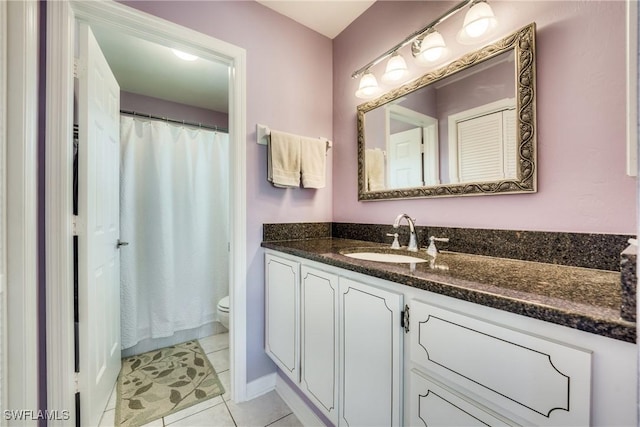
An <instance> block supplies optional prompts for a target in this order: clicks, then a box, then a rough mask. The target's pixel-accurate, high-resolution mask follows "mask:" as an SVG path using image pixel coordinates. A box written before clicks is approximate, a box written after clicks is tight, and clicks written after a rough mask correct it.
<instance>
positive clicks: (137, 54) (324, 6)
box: [92, 0, 375, 113]
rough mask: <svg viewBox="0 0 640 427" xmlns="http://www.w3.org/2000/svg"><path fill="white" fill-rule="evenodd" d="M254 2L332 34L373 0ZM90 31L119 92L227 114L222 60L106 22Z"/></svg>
mask: <svg viewBox="0 0 640 427" xmlns="http://www.w3.org/2000/svg"><path fill="white" fill-rule="evenodd" d="M258 2H259V3H260V4H262V5H264V6H266V7H268V8H270V9H272V10H275V11H276V12H278V13H280V14H282V15H285V16H287V17H289V18H291V19H293V20H295V21H297V22H299V23H300V24H302V25H304V26H306V27H308V28H311V29H312V30H314V31H316V32H318V33H320V34H323V35H325V36H326V37H328V38H331V39H333V38H334V37H335V36H337V35H338V34H339V33H340V32H342V30H343V29H344V28H346V27H347V26H348V25H349V24H350V23H351V22H353V20H355V19H356V18H357V17H358V16H360V15H361V14H362V13H363V12H364V11H365V10H366V9H368V8H369V6H371V5H372V4H373V3H374V2H375V0H320V1H319V0H289V1H282V0H259V1H258ZM92 30H93V33H94V35H95V37H96V40H97V41H98V44H99V45H100V48H101V49H102V52H103V53H104V56H105V57H106V59H107V62H108V63H109V66H110V67H111V70H112V71H113V74H114V75H115V77H116V80H117V81H118V84H119V85H120V89H122V90H123V91H126V92H132V93H137V94H140V95H146V96H150V97H154V98H160V99H164V100H167V101H173V102H178V103H181V104H186V105H191V106H195V107H200V108H205V109H209V110H214V111H219V112H223V113H228V110H229V108H228V107H229V106H228V99H229V85H228V67H227V66H226V65H224V64H220V63H216V62H213V61H208V60H205V59H202V58H199V59H197V60H195V61H184V60H182V59H179V58H178V57H177V56H175V55H174V54H173V52H172V51H171V49H169V48H167V47H165V46H162V45H159V44H157V43H153V42H149V41H146V40H143V39H140V38H138V37H134V36H130V35H127V34H124V33H122V32H120V31H113V30H111V29H109V28H106V27H100V26H92ZM141 113H144V112H143V111H142V112H141Z"/></svg>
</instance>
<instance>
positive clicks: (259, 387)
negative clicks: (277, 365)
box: [246, 372, 278, 400]
mask: <svg viewBox="0 0 640 427" xmlns="http://www.w3.org/2000/svg"><path fill="white" fill-rule="evenodd" d="M277 376H278V374H276V373H275V372H274V373H272V374H268V375H265V376H263V377H260V378H258V379H256V380H253V381H251V382H250V383H247V394H246V398H247V400H251V399H255V398H256V397H259V396H262V395H263V394H266V393H269V392H270V391H272V390H274V389H275V388H276V378H277Z"/></svg>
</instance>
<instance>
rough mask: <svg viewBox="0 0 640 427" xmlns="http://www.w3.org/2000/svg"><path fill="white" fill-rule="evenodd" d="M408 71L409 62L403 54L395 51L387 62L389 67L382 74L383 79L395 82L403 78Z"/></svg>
mask: <svg viewBox="0 0 640 427" xmlns="http://www.w3.org/2000/svg"><path fill="white" fill-rule="evenodd" d="M407 73H408V70H407V63H406V62H405V60H404V58H403V57H402V55H400V54H399V53H398V52H396V53H394V54H393V55H392V56H391V58H389V61H388V62H387V68H386V69H385V72H384V74H383V75H382V81H383V82H385V83H395V82H397V81H400V80H402V78H403V77H404V76H405V75H406V74H407Z"/></svg>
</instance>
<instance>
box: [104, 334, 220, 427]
mask: <svg viewBox="0 0 640 427" xmlns="http://www.w3.org/2000/svg"><path fill="white" fill-rule="evenodd" d="M117 390H118V396H117V397H118V401H117V406H116V423H118V422H119V424H118V425H121V426H127V427H129V426H139V425H142V424H145V423H148V422H150V421H153V420H156V419H158V418H161V417H164V416H166V415H169V414H171V413H173V412H177V411H179V410H181V409H185V408H188V407H189V406H192V405H195V404H197V403H200V402H202V401H204V400H207V399H211V398H213V397H216V396H220V395H221V394H223V393H224V388H223V387H222V384H221V383H220V379H219V378H218V375H217V374H216V372H215V370H214V369H213V367H212V366H211V363H210V362H209V359H208V358H207V357H206V355H205V354H204V352H203V351H202V347H200V344H199V343H198V341H197V340H193V341H187V342H185V343H182V344H176V345H174V346H170V347H166V348H162V349H159V350H154V351H150V352H148V353H143V354H139V355H137V356H131V357H128V358H125V359H122V369H121V370H120V375H119V376H118V385H117Z"/></svg>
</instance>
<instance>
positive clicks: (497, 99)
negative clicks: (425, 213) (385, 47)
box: [357, 23, 537, 201]
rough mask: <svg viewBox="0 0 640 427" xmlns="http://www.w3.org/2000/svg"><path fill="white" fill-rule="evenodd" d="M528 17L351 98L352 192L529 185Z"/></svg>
mask: <svg viewBox="0 0 640 427" xmlns="http://www.w3.org/2000/svg"><path fill="white" fill-rule="evenodd" d="M535 111H536V102H535V23H532V24H530V25H528V26H526V27H524V28H522V29H520V30H518V31H516V32H514V33H513V34H510V35H509V36H507V37H505V38H503V39H501V40H499V41H497V42H495V43H493V44H490V45H487V46H484V47H483V48H481V49H479V50H477V51H475V52H471V53H468V54H466V55H464V56H462V57H461V58H459V59H457V60H454V61H452V62H450V63H449V64H447V65H445V66H443V67H442V68H439V69H437V70H435V71H432V72H429V73H427V74H425V75H423V76H422V77H420V78H418V79H416V80H413V81H412V82H409V83H407V84H405V85H403V86H401V87H399V88H397V89H394V90H392V91H390V92H388V93H386V94H384V95H382V96H381V97H379V98H377V99H374V100H372V101H368V102H366V103H364V104H361V105H359V106H358V107H357V127H358V200H365V201H366V200H388V199H404V198H417V197H451V196H470V195H489V194H504V193H532V192H535V191H536V170H537V168H536V129H535V127H536V123H535V117H536V114H535Z"/></svg>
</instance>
